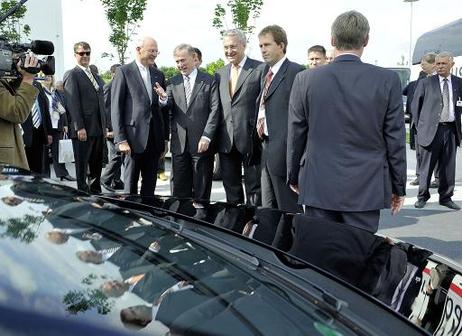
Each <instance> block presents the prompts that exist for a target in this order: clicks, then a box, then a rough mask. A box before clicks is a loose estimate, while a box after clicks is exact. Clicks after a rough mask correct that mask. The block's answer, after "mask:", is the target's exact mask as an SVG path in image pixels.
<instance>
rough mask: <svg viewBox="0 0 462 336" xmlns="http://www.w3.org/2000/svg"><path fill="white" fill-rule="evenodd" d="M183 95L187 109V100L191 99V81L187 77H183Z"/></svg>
mask: <svg viewBox="0 0 462 336" xmlns="http://www.w3.org/2000/svg"><path fill="white" fill-rule="evenodd" d="M184 94H185V97H186V107H189V100H190V99H191V81H190V78H189V75H186V76H184Z"/></svg>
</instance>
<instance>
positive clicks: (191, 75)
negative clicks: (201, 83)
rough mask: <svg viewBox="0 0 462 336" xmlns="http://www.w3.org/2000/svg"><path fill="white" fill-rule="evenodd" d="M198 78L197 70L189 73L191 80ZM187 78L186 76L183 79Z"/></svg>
mask: <svg viewBox="0 0 462 336" xmlns="http://www.w3.org/2000/svg"><path fill="white" fill-rule="evenodd" d="M196 76H197V68H194V69H193V71H191V72H190V73H189V75H188V77H189V79H191V78H196ZM185 77H186V75H183V78H185Z"/></svg>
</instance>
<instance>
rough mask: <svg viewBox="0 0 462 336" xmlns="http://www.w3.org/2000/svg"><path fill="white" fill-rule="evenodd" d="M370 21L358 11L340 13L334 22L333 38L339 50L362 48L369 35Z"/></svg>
mask: <svg viewBox="0 0 462 336" xmlns="http://www.w3.org/2000/svg"><path fill="white" fill-rule="evenodd" d="M369 29H370V28H369V22H368V21H367V19H366V17H365V16H364V15H362V14H361V13H359V12H357V11H354V10H353V11H348V12H345V13H343V14H340V15H339V16H337V18H336V19H335V21H334V23H333V24H332V30H331V34H332V38H333V40H334V42H335V46H336V48H337V49H338V50H352V49H360V48H361V47H363V46H364V42H365V41H366V39H367V36H368V35H369Z"/></svg>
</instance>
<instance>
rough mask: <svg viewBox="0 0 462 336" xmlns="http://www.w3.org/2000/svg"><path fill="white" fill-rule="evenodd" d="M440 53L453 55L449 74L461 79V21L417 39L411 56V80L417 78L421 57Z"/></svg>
mask: <svg viewBox="0 0 462 336" xmlns="http://www.w3.org/2000/svg"><path fill="white" fill-rule="evenodd" d="M442 51H450V52H451V53H452V54H453V55H454V61H455V63H456V64H455V65H454V67H453V68H452V71H451V72H452V74H453V75H456V76H459V77H462V19H459V20H456V21H453V22H450V23H448V24H446V25H444V26H442V27H439V28H436V29H433V30H431V31H429V32H426V33H425V34H423V35H422V36H420V37H419V38H418V39H417V42H416V43H415V47H414V53H413V55H412V64H413V66H412V69H411V80H416V79H417V77H418V76H419V72H420V70H421V68H420V60H421V59H422V57H423V55H425V54H426V53H428V52H435V53H439V52H442Z"/></svg>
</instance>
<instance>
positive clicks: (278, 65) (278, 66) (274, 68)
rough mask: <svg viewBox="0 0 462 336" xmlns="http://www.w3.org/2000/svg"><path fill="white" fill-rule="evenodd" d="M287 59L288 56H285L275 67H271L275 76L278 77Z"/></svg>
mask: <svg viewBox="0 0 462 336" xmlns="http://www.w3.org/2000/svg"><path fill="white" fill-rule="evenodd" d="M286 59H287V56H285V55H284V57H283V58H281V59H280V60H279V61H277V62H276V64H275V65H273V66H272V67H271V72H272V73H273V75H276V73H277V72H278V71H279V69H280V68H281V66H282V63H284V61H285V60H286Z"/></svg>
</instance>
